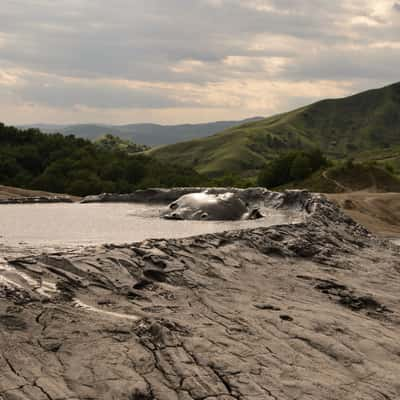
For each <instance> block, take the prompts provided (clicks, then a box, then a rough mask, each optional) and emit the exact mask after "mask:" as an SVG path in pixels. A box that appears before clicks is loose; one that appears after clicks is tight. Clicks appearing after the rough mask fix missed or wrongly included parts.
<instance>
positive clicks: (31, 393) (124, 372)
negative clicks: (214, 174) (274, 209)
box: [0, 194, 400, 400]
mask: <svg viewBox="0 0 400 400" xmlns="http://www.w3.org/2000/svg"><path fill="white" fill-rule="evenodd" d="M304 196H305V197H304V199H303V200H304V201H302V204H303V206H304V208H305V209H306V210H308V211H309V212H311V213H310V214H309V217H308V221H307V222H306V223H302V224H297V225H291V226H288V225H285V226H276V227H271V228H264V229H254V230H247V231H237V232H227V233H222V234H216V235H205V236H200V237H193V238H188V239H180V240H151V241H146V242H143V243H136V244H130V245H123V246H111V245H110V246H103V247H96V248H95V247H93V248H87V249H84V250H83V251H82V250H81V251H75V252H65V253H57V254H46V255H41V256H37V255H32V256H29V255H25V256H24V257H18V258H15V257H16V256H15V255H14V256H13V255H12V254H11V251H10V250H7V249H3V254H4V256H5V257H6V258H8V261H7V260H3V262H2V264H1V266H0V268H1V270H0V277H1V278H0V298H1V301H0V371H1V374H0V399H2V400H15V399H18V400H22V399H24V400H25V399H35V400H36V399H37V400H42V399H43V400H49V399H51V400H55V399H58V400H62V399H64V400H67V399H68V400H73V399H130V400H133V399H135V400H151V399H156V400H193V399H196V400H205V399H207V400H234V399H240V400H268V399H272V400H277V399H279V400H286V399H287V400H289V399H290V400H295V399H338V400H339V399H341V400H343V399H349V400H350V399H351V400H357V399H358V400H379V399H381V400H388V399H389V400H395V399H398V398H399V397H400V384H399V379H398V378H399V376H400V343H399V340H398V338H399V334H400V324H399V323H400V300H399V296H398V294H399V292H400V279H399V278H400V268H399V264H398V259H399V255H400V250H399V248H397V247H396V246H392V245H390V244H388V243H386V242H380V241H378V240H376V239H374V238H373V237H372V236H371V235H369V234H368V232H367V231H366V230H365V229H364V228H362V227H361V226H359V225H357V224H356V223H354V222H353V221H352V220H350V219H349V218H348V217H345V216H344V215H343V214H341V213H340V211H339V210H338V209H337V208H336V207H335V206H334V205H332V204H331V203H329V202H327V201H326V200H323V199H321V198H319V197H316V196H309V195H306V194H304ZM286 204H287V203H286ZM7 254H8V256H7Z"/></svg>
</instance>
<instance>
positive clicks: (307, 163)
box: [258, 149, 328, 188]
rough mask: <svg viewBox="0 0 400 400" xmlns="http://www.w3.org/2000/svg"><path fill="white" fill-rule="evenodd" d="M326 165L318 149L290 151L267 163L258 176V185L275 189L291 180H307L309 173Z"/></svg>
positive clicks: (325, 160) (326, 161)
mask: <svg viewBox="0 0 400 400" xmlns="http://www.w3.org/2000/svg"><path fill="white" fill-rule="evenodd" d="M326 165H328V160H327V159H326V157H325V156H324V155H323V154H322V152H321V150H319V149H312V150H309V151H292V152H289V153H286V154H282V155H280V156H279V157H277V158H276V159H274V160H272V161H271V162H269V163H268V164H267V165H266V166H265V168H263V169H262V170H261V171H260V173H259V176H258V184H259V185H261V186H265V187H271V188H273V187H276V186H281V185H284V184H286V183H289V182H291V181H293V180H301V179H305V178H307V177H308V176H309V175H310V174H311V173H313V172H315V171H318V170H319V169H320V168H322V167H324V166H326Z"/></svg>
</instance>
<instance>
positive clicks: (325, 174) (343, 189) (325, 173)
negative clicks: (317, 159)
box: [322, 171, 348, 192]
mask: <svg viewBox="0 0 400 400" xmlns="http://www.w3.org/2000/svg"><path fill="white" fill-rule="evenodd" d="M322 177H323V178H324V179H326V180H327V181H330V182H333V183H334V184H335V185H336V186H337V187H338V188H339V189H340V190H341V191H343V192H347V191H348V189H347V188H346V187H345V186H343V185H342V184H341V183H340V182H338V181H337V180H335V179H333V178H330V177H329V176H328V171H324V172H322Z"/></svg>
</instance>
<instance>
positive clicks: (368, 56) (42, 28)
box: [0, 0, 400, 124]
mask: <svg viewBox="0 0 400 400" xmlns="http://www.w3.org/2000/svg"><path fill="white" fill-rule="evenodd" d="M399 65H400V0H399V1H396V0H353V1H349V0H335V1H332V0H145V1H144V0H113V1H112V2H111V1H109V0H1V7H0V121H2V122H5V123H8V124H26V123H38V122H42V123H84V122H97V123H110V124H111V123H113V124H123V123H133V122H158V123H164V124H175V123H184V122H193V123H195V122H207V121H215V120H237V119H241V118H246V117H251V116H269V115H272V114H275V113H279V112H284V111H288V110H290V109H293V108H296V107H299V106H301V105H305V104H308V103H311V102H313V101H316V100H319V99H322V98H327V97H329V98H332V97H343V96H346V95H349V94H352V93H356V92H358V91H361V90H365V89H369V88H374V87H380V86H384V85H386V84H390V83H394V82H396V81H399V80H400V73H399Z"/></svg>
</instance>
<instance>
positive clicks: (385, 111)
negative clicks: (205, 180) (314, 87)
mask: <svg viewBox="0 0 400 400" xmlns="http://www.w3.org/2000/svg"><path fill="white" fill-rule="evenodd" d="M394 145H400V83H396V84H393V85H390V86H386V87H384V88H381V89H376V90H369V91H367V92H363V93H360V94H357V95H354V96H350V97H346V98H343V99H332V100H323V101H319V102H317V103H314V104H311V105H309V106H306V107H302V108H299V109H297V110H294V111H291V112H288V113H285V114H280V115H276V116H273V117H270V118H266V119H263V120H261V121H256V122H251V123H247V124H244V125H241V126H239V127H234V128H230V129H227V130H225V131H223V132H221V133H218V134H216V135H213V136H210V137H207V138H203V139H197V140H192V141H188V142H182V143H177V144H175V145H169V146H162V147H158V148H155V149H152V150H150V151H149V154H151V155H152V156H154V157H156V158H158V159H160V160H168V161H173V162H176V163H179V164H182V165H185V166H190V167H194V168H195V169H196V170H197V171H198V172H200V173H205V174H208V175H210V176H218V175H221V174H224V173H227V172H229V173H231V172H232V173H238V174H241V175H249V176H250V175H254V174H255V173H256V171H257V170H259V169H260V168H262V167H263V166H264V165H265V163H266V162H267V161H268V160H271V159H272V158H273V157H274V156H275V155H276V154H277V153H280V152H285V151H288V150H293V149H307V148H311V147H320V148H321V149H322V150H323V151H324V153H326V154H327V155H328V156H329V157H331V158H336V159H340V158H344V157H347V156H349V155H352V156H354V157H355V158H357V155H358V154H361V153H362V154H364V155H365V154H366V153H368V152H369V151H375V152H376V153H377V154H376V155H377V157H375V158H377V159H379V152H380V151H387V150H388V149H389V148H390V147H391V146H394Z"/></svg>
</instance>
